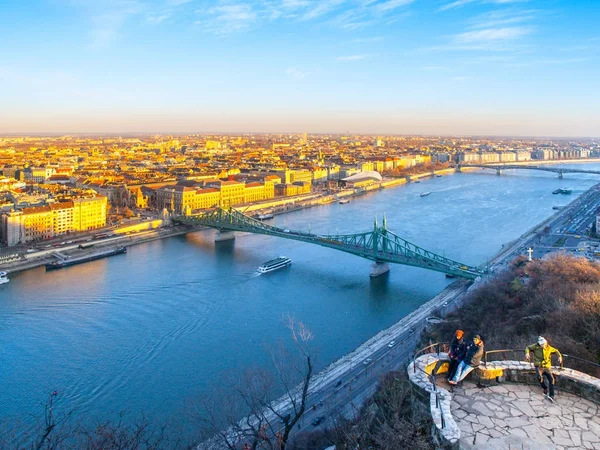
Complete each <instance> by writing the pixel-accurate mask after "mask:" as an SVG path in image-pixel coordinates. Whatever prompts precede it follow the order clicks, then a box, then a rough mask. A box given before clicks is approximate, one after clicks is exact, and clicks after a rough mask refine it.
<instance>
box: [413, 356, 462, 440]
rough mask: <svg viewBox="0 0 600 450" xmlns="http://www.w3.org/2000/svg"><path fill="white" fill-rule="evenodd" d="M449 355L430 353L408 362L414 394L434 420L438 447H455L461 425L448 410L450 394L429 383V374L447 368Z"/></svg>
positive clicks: (434, 431) (450, 399)
mask: <svg viewBox="0 0 600 450" xmlns="http://www.w3.org/2000/svg"><path fill="white" fill-rule="evenodd" d="M448 361H449V359H448V355H447V354H446V353H440V354H437V353H430V354H427V355H423V356H421V357H419V358H417V359H416V361H414V362H411V363H410V364H409V366H408V377H409V379H410V381H411V382H412V383H413V386H414V387H415V389H416V394H417V397H418V398H420V399H421V400H422V401H423V402H424V403H425V404H428V405H429V410H430V411H431V418H432V419H433V423H434V424H435V428H434V429H433V437H434V439H435V440H436V441H437V442H438V444H439V445H440V447H443V448H448V449H458V448H459V439H460V429H459V428H458V425H457V424H456V422H455V421H454V418H453V417H452V413H451V412H450V404H451V402H452V394H451V393H450V392H449V391H448V390H447V389H444V388H440V387H437V388H436V387H435V386H434V385H433V384H432V383H431V378H430V376H431V374H432V373H434V371H435V373H446V372H448Z"/></svg>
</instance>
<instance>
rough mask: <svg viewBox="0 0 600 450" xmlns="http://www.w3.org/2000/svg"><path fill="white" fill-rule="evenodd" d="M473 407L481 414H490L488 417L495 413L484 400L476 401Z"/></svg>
mask: <svg viewBox="0 0 600 450" xmlns="http://www.w3.org/2000/svg"><path fill="white" fill-rule="evenodd" d="M471 408H473V409H474V410H475V411H477V412H478V413H479V414H482V415H484V416H488V417H491V416H494V413H493V412H492V411H490V409H489V408H488V407H487V406H486V405H485V404H484V403H483V402H475V403H473V405H472V406H471Z"/></svg>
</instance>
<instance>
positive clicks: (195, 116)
mask: <svg viewBox="0 0 600 450" xmlns="http://www.w3.org/2000/svg"><path fill="white" fill-rule="evenodd" d="M598 17H600V5H598V4H596V3H595V2H591V1H576V2H567V1H564V0H557V1H552V2H542V1H535V0H531V1H527V0H457V1H451V0H450V1H441V0H440V1H429V2H426V1H419V0H414V1H411V0H323V1H319V2H317V1H310V0H273V1H266V0H252V1H250V0H249V1H246V2H243V1H234V0H232V1H199V0H152V1H150V0H148V1H143V0H110V1H104V2H101V1H94V0H52V1H50V0H35V1H32V2H28V4H26V5H25V4H21V3H20V2H17V1H14V0H9V1H8V2H5V3H4V4H3V6H0V25H1V26H2V29H3V34H4V36H3V37H4V39H3V43H2V44H0V49H2V54H3V61H2V63H0V83H1V85H2V86H3V89H1V90H0V102H1V103H2V104H3V105H4V106H5V108H3V109H2V111H1V112H0V133H2V134H9V133H10V134H15V133H17V134H18V133H83V134H86V133H89V134H94V133H107V134H111V133H113V134H114V133H117V134H118V133H136V132H139V133H160V132H164V133H190V132H215V133H218V132H224V133H227V132H240V133H243V132H257V133H261V132H274V133H276V132H280V133H291V132H302V131H308V132H309V133H345V132H347V131H350V132H351V133H353V134H388V135H389V134H404V135H487V136H503V135H505V136H554V137H569V136H573V137H577V136H581V137H597V136H600V112H598V111H597V108H595V105H597V104H598V100H599V98H598V97H599V95H598V92H600V81H599V80H600V77H598V76H597V75H598V68H599V64H598V56H599V55H598V54H599V50H600V33H598V32H597V31H596V30H595V28H594V24H595V23H596V22H597V19H598Z"/></svg>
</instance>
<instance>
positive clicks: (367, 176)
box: [342, 171, 381, 188]
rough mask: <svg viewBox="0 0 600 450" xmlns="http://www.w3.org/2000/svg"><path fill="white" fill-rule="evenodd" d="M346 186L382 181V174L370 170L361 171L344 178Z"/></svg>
mask: <svg viewBox="0 0 600 450" xmlns="http://www.w3.org/2000/svg"><path fill="white" fill-rule="evenodd" d="M342 182H343V183H344V184H345V186H346V187H352V188H357V187H364V186H370V185H372V184H375V183H379V182H381V175H380V174H379V173H378V172H374V171H368V172H360V173H357V174H355V175H352V176H350V177H346V178H344V179H343V180H342Z"/></svg>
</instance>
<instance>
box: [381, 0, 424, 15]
mask: <svg viewBox="0 0 600 450" xmlns="http://www.w3.org/2000/svg"><path fill="white" fill-rule="evenodd" d="M413 1H414V0H387V1H386V2H383V3H378V4H376V5H375V6H373V8H374V9H375V10H376V11H377V12H380V13H386V12H389V11H392V10H395V9H398V8H400V7H401V6H406V5H408V4H410V3H412V2H413Z"/></svg>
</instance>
